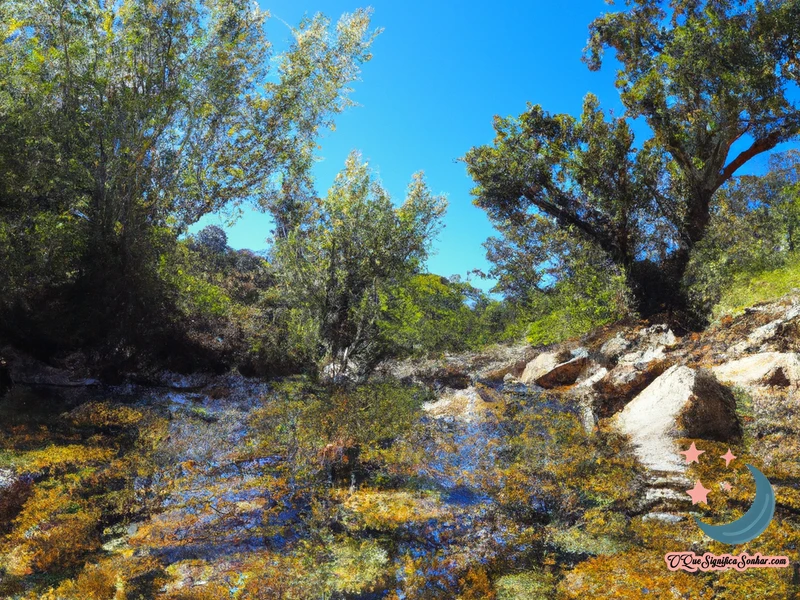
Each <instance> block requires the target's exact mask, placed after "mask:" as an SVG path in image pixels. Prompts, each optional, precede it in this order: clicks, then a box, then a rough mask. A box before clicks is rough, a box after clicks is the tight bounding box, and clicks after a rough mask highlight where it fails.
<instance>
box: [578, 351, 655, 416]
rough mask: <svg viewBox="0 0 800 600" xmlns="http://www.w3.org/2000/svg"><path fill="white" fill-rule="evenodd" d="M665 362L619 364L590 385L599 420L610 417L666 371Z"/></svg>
mask: <svg viewBox="0 0 800 600" xmlns="http://www.w3.org/2000/svg"><path fill="white" fill-rule="evenodd" d="M668 366H669V363H668V362H667V361H666V360H663V359H662V360H652V361H649V362H645V363H636V364H632V363H627V362H621V363H620V364H618V365H617V366H616V367H614V368H613V369H612V370H611V371H609V372H608V373H607V374H606V375H604V376H603V377H601V378H600V379H599V380H598V381H596V382H595V383H594V384H592V388H593V389H594V391H595V392H597V404H596V407H595V408H596V411H597V414H598V416H600V417H601V418H605V417H610V416H611V415H613V414H614V413H616V412H618V411H620V410H622V408H623V407H624V406H625V405H626V404H627V403H628V402H629V401H630V399H631V398H633V397H634V396H635V395H636V394H638V393H639V392H641V391H642V390H643V389H645V388H646V387H647V386H648V385H650V383H652V381H653V380H654V379H655V378H656V377H658V376H659V375H661V374H662V373H663V372H664V371H666V370H667V367H668Z"/></svg>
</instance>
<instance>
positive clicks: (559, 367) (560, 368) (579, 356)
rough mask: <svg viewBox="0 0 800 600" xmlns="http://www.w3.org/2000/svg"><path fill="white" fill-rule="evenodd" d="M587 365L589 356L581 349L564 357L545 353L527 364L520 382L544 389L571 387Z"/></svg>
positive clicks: (553, 353)
mask: <svg viewBox="0 0 800 600" xmlns="http://www.w3.org/2000/svg"><path fill="white" fill-rule="evenodd" d="M570 357H571V358H570ZM588 364H589V354H588V352H586V350H584V349H582V348H580V349H578V350H574V351H573V352H572V353H571V354H567V355H566V356H563V355H562V354H557V353H555V352H545V353H542V354H540V355H539V356H537V357H536V358H534V359H533V360H532V361H531V362H529V363H528V365H527V366H526V367H525V370H524V371H523V373H522V376H521V377H520V381H521V382H522V383H524V384H526V385H530V384H536V385H538V386H541V387H543V388H545V389H552V388H557V387H561V386H565V385H572V384H573V383H575V382H576V381H577V379H578V376H579V375H580V374H581V372H582V371H583V370H584V369H585V368H586V365H588Z"/></svg>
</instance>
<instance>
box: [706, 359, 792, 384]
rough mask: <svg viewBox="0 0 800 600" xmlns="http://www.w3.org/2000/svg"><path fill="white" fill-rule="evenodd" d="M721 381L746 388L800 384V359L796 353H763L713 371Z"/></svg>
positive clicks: (726, 364) (735, 361)
mask: <svg viewBox="0 0 800 600" xmlns="http://www.w3.org/2000/svg"><path fill="white" fill-rule="evenodd" d="M712 371H713V373H714V375H716V377H717V378H718V379H719V380H720V381H725V382H728V383H732V384H735V385H741V386H745V387H757V386H777V387H788V386H790V385H797V384H798V383H800V359H798V356H797V354H795V353H794V352H787V353H781V352H762V353H759V354H752V355H750V356H746V357H744V358H740V359H738V360H733V361H730V362H727V363H724V364H722V365H718V366H716V367H714V368H713V369H712Z"/></svg>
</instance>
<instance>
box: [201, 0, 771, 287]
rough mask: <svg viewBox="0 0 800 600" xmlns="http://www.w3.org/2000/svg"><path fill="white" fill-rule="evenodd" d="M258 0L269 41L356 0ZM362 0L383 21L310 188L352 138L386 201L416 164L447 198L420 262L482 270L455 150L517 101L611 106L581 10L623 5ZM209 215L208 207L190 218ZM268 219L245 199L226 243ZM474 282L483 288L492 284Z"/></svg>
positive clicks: (279, 45) (479, 237)
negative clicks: (589, 60)
mask: <svg viewBox="0 0 800 600" xmlns="http://www.w3.org/2000/svg"><path fill="white" fill-rule="evenodd" d="M260 4H261V6H262V8H264V9H266V10H269V12H270V13H271V15H272V16H273V18H272V19H270V21H269V23H268V25H267V27H268V34H269V36H270V39H271V40H272V41H273V43H274V44H275V49H276V50H277V51H280V50H281V49H283V48H285V47H286V44H287V43H288V40H289V38H290V31H289V29H288V28H287V26H286V25H285V24H284V23H283V22H282V21H285V22H286V23H289V24H291V25H295V24H297V23H298V22H299V21H300V19H301V18H302V16H303V15H304V14H309V15H311V14H314V13H317V12H322V13H324V14H326V15H327V16H329V17H330V18H331V19H334V20H335V19H337V18H338V16H339V15H341V14H342V13H345V12H352V11H353V10H355V9H356V8H358V7H361V6H365V4H361V3H358V2H343V1H338V0H303V1H302V2H297V1H288V0H279V1H270V0H261V2H260ZM370 5H371V6H372V7H373V9H374V13H373V24H374V26H375V27H381V28H383V30H384V31H383V33H381V35H380V36H379V37H378V38H377V40H376V41H375V43H374V46H373V49H372V50H373V59H372V61H370V62H369V63H367V64H366V65H365V66H364V69H363V73H362V76H361V81H358V82H356V83H355V85H354V86H353V87H354V90H355V92H354V94H353V95H352V98H353V99H354V100H355V101H356V102H358V103H359V105H360V106H357V107H355V108H352V109H350V110H349V111H348V112H347V113H345V114H343V115H340V116H339V117H338V119H337V124H336V131H334V132H328V133H326V135H325V136H324V137H323V138H322V140H321V146H322V150H321V151H320V156H321V159H322V160H321V161H320V162H319V163H318V164H317V166H316V167H315V177H316V182H317V189H318V190H319V192H320V193H324V192H325V191H326V190H327V189H328V187H330V185H331V183H332V182H333V179H334V177H335V175H336V173H337V172H338V171H339V170H340V169H341V168H342V166H343V165H344V160H345V157H346V156H347V154H348V153H349V152H350V151H351V150H353V149H357V150H360V151H361V153H362V155H363V157H364V158H365V159H367V160H368V161H369V163H370V165H371V166H372V167H373V168H374V169H375V170H376V171H377V172H378V173H379V175H380V178H381V181H382V182H383V184H384V186H385V187H386V188H387V189H388V191H389V192H390V194H391V195H392V197H393V198H394V199H395V201H396V202H400V201H402V199H403V198H404V197H405V189H406V186H407V184H408V182H409V181H410V178H411V175H412V173H414V172H416V171H419V170H423V171H424V172H425V174H426V178H427V180H428V183H429V185H430V187H431V188H432V190H433V191H434V192H436V193H444V194H446V195H447V196H448V200H449V209H448V212H447V216H446V219H445V223H446V226H445V229H444V230H443V232H442V233H441V234H440V235H439V239H438V240H437V242H436V244H435V249H436V252H435V254H434V255H433V256H432V257H431V259H430V260H429V262H428V267H429V270H430V271H431V272H434V273H438V274H440V275H446V276H449V275H454V274H460V275H462V276H463V275H464V274H465V273H466V272H467V271H469V270H471V269H475V268H479V269H483V270H486V269H487V268H488V264H487V262H486V258H485V252H484V249H483V247H482V246H481V244H482V243H483V242H484V241H485V240H486V238H487V237H489V236H490V235H492V233H493V229H492V227H491V225H490V224H489V222H488V220H487V218H486V216H485V214H484V212H483V211H482V210H480V209H479V208H477V207H475V206H474V205H473V204H472V197H471V196H470V189H471V187H472V182H471V180H470V179H469V177H468V176H467V174H466V169H465V167H464V165H463V164H462V163H458V162H456V160H457V159H458V158H459V157H461V156H463V155H464V154H465V153H466V152H467V150H469V149H470V147H472V146H475V145H479V144H485V143H488V142H490V141H491V139H492V137H493V130H492V117H493V116H494V115H496V114H499V115H503V116H507V115H518V114H520V113H521V112H523V111H524V110H525V107H526V103H527V102H532V103H534V104H541V105H542V106H543V107H544V109H545V110H548V111H550V112H567V113H571V114H575V115H577V114H579V113H580V110H581V106H582V102H583V97H584V95H585V94H586V93H587V92H593V93H594V94H596V95H597V96H598V97H599V98H600V101H601V103H602V106H603V107H604V108H605V109H612V110H614V111H615V112H617V113H619V112H621V110H622V105H621V104H620V102H619V97H618V93H617V91H616V90H615V88H614V85H613V82H614V77H615V69H616V66H615V63H614V62H613V60H611V56H608V60H607V62H606V63H605V64H604V68H603V70H602V71H601V72H599V73H592V72H590V71H589V70H588V68H587V67H586V66H585V65H584V64H583V63H582V62H581V53H582V50H583V47H584V46H585V44H586V39H587V35H588V25H589V23H590V22H591V21H592V19H594V18H595V17H596V16H598V15H600V14H602V13H604V12H608V11H612V10H621V9H623V8H624V4H623V3H620V5H618V6H608V5H607V4H606V3H605V2H604V1H603V0H573V1H572V2H569V3H555V2H542V1H536V0H534V1H532V2H531V1H528V2H511V1H502V0H500V1H498V2H493V3H488V2H461V3H455V2H435V1H431V0H429V1H428V2H424V1H421V0H406V1H404V2H398V1H396V0H394V1H392V0H385V1H374V2H372V3H371V4H370ZM636 129H637V130H638V131H640V132H642V133H644V132H645V129H644V128H641V127H637V128H636ZM765 160H766V157H763V160H759V161H756V162H755V164H753V165H750V168H749V169H748V171H750V172H752V171H753V170H756V171H758V170H760V168H759V167H760V166H761V165H763V164H764V162H765ZM219 222H220V219H219V217H214V216H212V217H207V218H205V219H204V220H203V221H202V222H201V223H200V224H198V226H203V225H206V224H209V223H219ZM198 226H196V227H195V228H193V229H196V228H197V227H198ZM270 229H271V222H270V220H269V218H268V217H267V216H266V215H263V214H259V213H257V212H255V211H252V210H246V211H245V214H244V216H243V218H241V219H240V220H239V221H238V222H237V223H236V224H235V225H234V226H233V227H229V228H227V230H228V237H229V244H230V245H231V246H233V247H234V248H251V249H254V250H258V249H263V248H265V247H266V238H267V237H268V235H269V231H270ZM473 283H474V284H475V285H477V286H478V287H482V288H484V289H488V288H489V287H491V285H492V284H491V282H488V281H481V280H473Z"/></svg>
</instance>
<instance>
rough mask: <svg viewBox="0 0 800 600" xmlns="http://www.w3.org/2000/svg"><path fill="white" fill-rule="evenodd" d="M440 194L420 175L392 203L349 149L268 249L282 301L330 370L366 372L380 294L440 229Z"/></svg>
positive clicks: (375, 341)
mask: <svg viewBox="0 0 800 600" xmlns="http://www.w3.org/2000/svg"><path fill="white" fill-rule="evenodd" d="M445 208H446V202H445V199H444V198H443V197H441V196H435V195H433V194H431V192H430V190H429V189H428V186H427V184H426V183H425V180H424V179H423V177H422V174H421V173H418V174H416V175H414V178H413V179H412V182H411V184H410V185H409V188H408V195H407V197H406V200H405V202H403V204H402V205H400V206H399V207H397V208H395V207H394V206H393V205H392V201H391V199H390V197H389V195H388V194H387V192H386V190H385V189H383V187H382V186H381V185H380V183H379V182H378V181H377V180H376V179H375V176H374V175H373V174H372V172H371V171H370V169H369V166H368V165H367V164H366V163H364V162H361V160H360V157H359V155H358V154H357V153H352V154H350V156H349V157H348V158H347V161H346V164H345V168H344V170H343V171H341V172H340V173H339V174H338V175H337V177H336V180H335V182H334V184H333V186H332V187H331V189H330V190H329V191H328V194H327V196H326V197H325V198H324V199H320V200H318V201H317V202H316V203H315V206H314V207H313V209H312V211H311V214H310V217H309V218H308V219H307V222H306V224H305V225H304V226H303V227H299V226H298V227H296V228H295V229H294V230H292V231H291V232H290V233H289V234H288V235H287V236H286V237H285V238H283V239H278V240H277V242H276V244H275V248H274V259H275V266H276V272H277V273H278V274H279V277H281V278H282V280H283V286H284V288H285V291H286V296H287V300H288V303H289V306H294V307H297V309H296V310H297V311H298V315H297V316H298V318H297V322H298V323H302V324H303V326H304V327H305V328H306V329H305V331H306V333H308V334H310V337H311V339H312V342H311V343H319V345H320V347H321V349H322V354H323V355H324V359H325V361H326V362H328V363H330V364H332V365H333V371H334V373H337V374H344V373H345V372H347V371H348V370H350V371H352V369H353V367H354V366H355V367H356V370H357V371H361V372H362V373H363V372H365V371H368V370H369V369H370V368H371V367H372V366H374V364H375V362H376V361H377V360H378V359H379V358H381V353H382V352H383V350H384V348H383V346H382V344H383V340H381V338H380V336H379V326H378V321H379V318H380V317H381V315H382V314H384V313H385V312H386V305H387V294H390V293H391V290H392V289H393V288H394V287H396V286H398V285H399V284H400V283H402V282H404V281H405V280H406V279H407V278H408V277H410V276H411V275H413V274H414V273H417V272H418V271H419V269H420V268H421V266H422V264H423V263H424V261H425V259H426V258H427V256H428V253H429V250H430V244H431V242H432V241H433V238H434V236H435V235H436V233H437V232H438V230H439V229H440V228H441V218H442V216H443V214H444V211H445ZM356 374H358V373H356Z"/></svg>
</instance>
